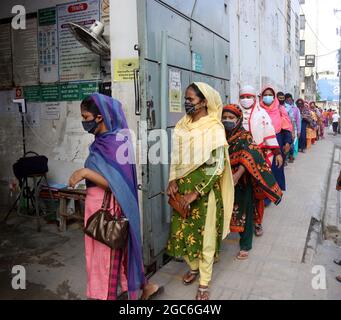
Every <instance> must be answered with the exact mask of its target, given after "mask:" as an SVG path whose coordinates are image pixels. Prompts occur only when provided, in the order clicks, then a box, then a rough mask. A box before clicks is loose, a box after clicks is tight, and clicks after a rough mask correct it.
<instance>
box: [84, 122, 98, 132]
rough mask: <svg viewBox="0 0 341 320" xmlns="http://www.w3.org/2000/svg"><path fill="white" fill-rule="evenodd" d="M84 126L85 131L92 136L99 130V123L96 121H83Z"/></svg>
mask: <svg viewBox="0 0 341 320" xmlns="http://www.w3.org/2000/svg"><path fill="white" fill-rule="evenodd" d="M82 125H83V128H84V130H85V131H86V132H88V133H90V134H95V131H96V129H97V128H98V123H97V122H96V120H95V119H94V120H90V121H82Z"/></svg>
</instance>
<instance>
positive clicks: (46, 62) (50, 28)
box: [38, 8, 59, 83]
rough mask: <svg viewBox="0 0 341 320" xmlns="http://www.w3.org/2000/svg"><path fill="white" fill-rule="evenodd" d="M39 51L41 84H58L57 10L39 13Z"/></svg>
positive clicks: (48, 9) (50, 9) (45, 10)
mask: <svg viewBox="0 0 341 320" xmlns="http://www.w3.org/2000/svg"><path fill="white" fill-rule="evenodd" d="M38 51H39V75H40V82H41V83H51V82H57V81H58V80H59V77H58V49H57V18H56V9H55V8H47V9H42V10H39V11H38Z"/></svg>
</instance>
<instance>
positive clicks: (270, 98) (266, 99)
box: [263, 96, 275, 106]
mask: <svg viewBox="0 0 341 320" xmlns="http://www.w3.org/2000/svg"><path fill="white" fill-rule="evenodd" d="M274 100H275V98H274V97H273V96H264V97H263V101H264V103H265V104H266V105H267V106H270V105H271V104H272V103H273V102H274Z"/></svg>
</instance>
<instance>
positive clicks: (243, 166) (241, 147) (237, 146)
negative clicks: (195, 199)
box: [222, 104, 282, 260]
mask: <svg viewBox="0 0 341 320" xmlns="http://www.w3.org/2000/svg"><path fill="white" fill-rule="evenodd" d="M222 121H223V124H224V127H225V130H226V137H227V141H228V143H229V146H230V148H229V153H230V161H231V166H232V173H233V180H234V184H235V200H234V208H233V214H232V220H231V224H230V229H231V232H239V235H240V241H239V244H240V251H239V253H238V256H237V259H238V260H246V259H248V257H249V252H250V250H251V249H252V239H253V233H254V225H255V224H254V222H255V219H256V217H257V214H258V213H257V199H256V198H258V199H259V198H263V199H265V198H268V199H270V200H271V201H272V202H274V203H275V204H276V205H278V204H279V203H280V201H281V198H282V191H281V189H280V187H279V186H278V184H277V182H276V179H275V178H274V176H273V175H272V172H271V169H270V166H269V165H268V164H267V162H266V161H265V159H264V156H263V153H262V151H261V149H260V148H259V147H258V146H257V145H256V144H255V142H254V140H253V138H252V135H251V133H250V132H248V131H246V130H245V129H244V128H243V125H242V124H243V112H242V110H241V109H240V108H239V107H238V106H237V105H233V104H231V105H228V106H226V107H224V109H223V116H222Z"/></svg>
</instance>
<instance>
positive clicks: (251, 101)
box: [240, 98, 255, 109]
mask: <svg viewBox="0 0 341 320" xmlns="http://www.w3.org/2000/svg"><path fill="white" fill-rule="evenodd" d="M254 103H255V99H254V98H251V99H241V100H240V105H241V106H242V107H243V108H244V109H250V108H251V107H252V106H253V104H254Z"/></svg>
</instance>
